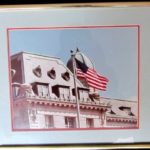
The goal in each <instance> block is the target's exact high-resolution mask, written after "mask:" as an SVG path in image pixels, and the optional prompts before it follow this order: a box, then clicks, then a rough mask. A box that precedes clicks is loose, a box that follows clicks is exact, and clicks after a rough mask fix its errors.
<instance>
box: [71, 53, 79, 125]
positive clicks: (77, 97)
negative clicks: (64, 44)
mask: <svg viewBox="0 0 150 150" xmlns="http://www.w3.org/2000/svg"><path fill="white" fill-rule="evenodd" d="M71 53H72V54H71V56H72V60H73V76H74V87H75V97H76V105H77V128H80V103H79V96H78V89H77V84H76V79H77V78H76V62H75V54H76V53H75V54H73V51H71Z"/></svg>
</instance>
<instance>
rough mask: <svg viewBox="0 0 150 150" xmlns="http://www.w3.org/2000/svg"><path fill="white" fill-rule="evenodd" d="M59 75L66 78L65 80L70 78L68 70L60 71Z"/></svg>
mask: <svg viewBox="0 0 150 150" xmlns="http://www.w3.org/2000/svg"><path fill="white" fill-rule="evenodd" d="M61 76H62V78H63V79H64V80H66V81H69V80H70V74H69V72H67V71H66V72H65V73H62V74H61Z"/></svg>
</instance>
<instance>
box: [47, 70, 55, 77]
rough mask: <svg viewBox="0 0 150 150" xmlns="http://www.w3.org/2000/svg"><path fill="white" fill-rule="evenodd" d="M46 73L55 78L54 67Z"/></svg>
mask: <svg viewBox="0 0 150 150" xmlns="http://www.w3.org/2000/svg"><path fill="white" fill-rule="evenodd" d="M47 75H48V76H49V77H50V78H51V79H55V78H56V71H55V70H54V68H52V69H51V70H50V71H48V72H47Z"/></svg>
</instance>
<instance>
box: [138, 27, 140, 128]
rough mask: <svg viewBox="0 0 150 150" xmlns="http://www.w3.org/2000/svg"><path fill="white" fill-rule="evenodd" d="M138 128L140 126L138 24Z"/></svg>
mask: <svg viewBox="0 0 150 150" xmlns="http://www.w3.org/2000/svg"><path fill="white" fill-rule="evenodd" d="M138 128H140V26H138Z"/></svg>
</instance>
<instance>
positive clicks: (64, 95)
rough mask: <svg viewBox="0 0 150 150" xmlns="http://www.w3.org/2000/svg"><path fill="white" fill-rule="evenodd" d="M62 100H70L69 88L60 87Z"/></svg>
mask: <svg viewBox="0 0 150 150" xmlns="http://www.w3.org/2000/svg"><path fill="white" fill-rule="evenodd" d="M59 93H60V98H61V99H66V100H68V99H69V98H70V91H69V88H65V87H60V88H59Z"/></svg>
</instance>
